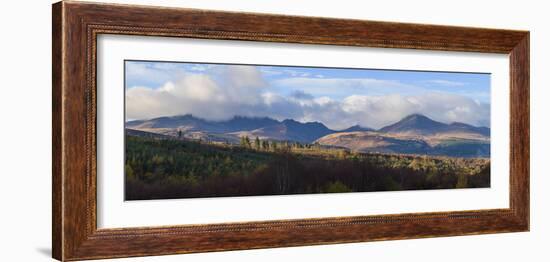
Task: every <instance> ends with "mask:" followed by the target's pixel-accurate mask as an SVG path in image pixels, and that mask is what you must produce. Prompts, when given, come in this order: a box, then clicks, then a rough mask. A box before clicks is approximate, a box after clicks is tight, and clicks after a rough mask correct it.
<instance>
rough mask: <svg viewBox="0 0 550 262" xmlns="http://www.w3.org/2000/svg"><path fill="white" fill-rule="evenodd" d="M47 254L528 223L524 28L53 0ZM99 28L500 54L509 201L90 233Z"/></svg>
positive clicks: (435, 233)
mask: <svg viewBox="0 0 550 262" xmlns="http://www.w3.org/2000/svg"><path fill="white" fill-rule="evenodd" d="M52 29H53V47H52V53H53V55H52V59H53V81H52V87H53V92H52V100H53V118H52V125H53V138H52V143H53V152H52V153H53V164H52V165H53V196H52V198H53V237H52V245H53V257H54V258H56V259H59V260H62V261H69V260H82V259H99V258H116V257H129V256H149V255H162V254H182V253H192V252H206V251H222V250H238V249H255V248H269V247H283V246H303V245H319V244H331V243H349V242H361V241H378V240H392V239H409V238H423V237H442V236H455V235H473V234H487V233H502V232H520V231H528V230H529V32H528V31H511V30H500V29H483V28H465V27H452V26H437V25H422V24H405V23H390V22H375V21H359V20H344V19H328V18H316V17H295V16H283V15H266V14H251V13H232V12H219V11H205V10H194V9H180V8H160V7H147V6H129V5H112V4H98V3H83V2H72V1H69V2H65V1H64V2H59V3H56V4H54V5H53V24H52ZM100 34H116V35H140V36H166V37H181V38H203V39H224V40H248V41H262V42H283V43H302V44H323V45H341V46H361V47H381V48H406V49H421V50H442V51H468V52H482V53H500V54H508V55H509V59H510V76H509V77H510V95H509V97H510V105H511V106H510V174H509V176H510V187H509V188H510V192H509V198H510V207H509V208H505V209H487V210H476V211H456V212H432V213H410V214H395V215H369V216H352V217H337V218H315V219H294V220H273V221H265V222H243V223H223V224H198V225H178V226H171V225H166V226H162V227H140V228H117V229H98V227H97V214H96V210H97V184H96V176H97V172H96V139H97V137H96V124H97V123H96V110H97V108H96V106H97V98H96V70H97V69H96V66H97V63H96V52H97V46H96V43H97V38H98V35H100Z"/></svg>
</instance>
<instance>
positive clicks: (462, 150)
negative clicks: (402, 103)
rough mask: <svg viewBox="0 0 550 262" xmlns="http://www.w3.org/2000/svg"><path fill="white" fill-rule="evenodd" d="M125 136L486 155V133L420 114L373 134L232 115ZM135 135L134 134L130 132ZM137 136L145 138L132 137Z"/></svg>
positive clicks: (183, 120)
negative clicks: (153, 135) (150, 135)
mask: <svg viewBox="0 0 550 262" xmlns="http://www.w3.org/2000/svg"><path fill="white" fill-rule="evenodd" d="M126 128H127V130H128V131H127V132H130V133H131V134H134V135H142V136H143V135H145V134H148V133H153V134H159V135H162V136H168V137H178V136H180V132H181V137H182V138H186V139H195V140H199V139H200V140H207V141H217V142H225V143H233V144H235V143H239V141H240V137H243V136H248V137H250V138H255V137H258V138H259V139H261V140H279V141H296V142H300V143H318V144H320V145H324V146H331V147H340V148H348V149H350V150H354V151H360V152H382V153H403V154H429V155H445V156H460V157H487V156H489V155H490V133H491V131H490V129H489V128H486V127H475V126H472V125H468V124H464V123H457V122H455V123H451V124H445V123H441V122H438V121H434V120H432V119H430V118H428V117H426V116H423V115H420V114H413V115H409V116H407V117H405V118H403V119H401V120H400V121H398V122H396V123H394V124H391V125H388V126H385V127H383V128H380V129H379V130H374V129H372V128H368V127H362V126H359V125H354V126H351V127H349V128H346V129H344V130H340V131H335V130H331V129H329V128H328V127H326V126H325V125H324V124H322V123H319V122H307V123H302V122H299V121H296V120H292V119H286V120H283V121H278V120H275V119H272V118H268V117H244V116H235V117H233V118H231V119H229V120H224V121H209V120H205V119H201V118H198V117H195V116H192V115H181V116H172V117H159V118H154V119H150V120H137V121H129V122H127V123H126ZM132 130H135V131H132ZM137 131H141V132H147V133H136V132H137Z"/></svg>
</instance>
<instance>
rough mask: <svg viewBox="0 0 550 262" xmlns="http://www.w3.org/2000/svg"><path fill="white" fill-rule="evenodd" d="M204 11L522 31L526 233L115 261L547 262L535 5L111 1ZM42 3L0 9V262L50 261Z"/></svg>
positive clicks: (549, 230)
mask: <svg viewBox="0 0 550 262" xmlns="http://www.w3.org/2000/svg"><path fill="white" fill-rule="evenodd" d="M104 1H106V2H121V3H138V4H155V5H166V6H183V7H194V8H206V9H220V10H234V11H250V12H265V13H281V14H294V15H314V16H327V17H342V18H357V19H370V20H385V21H402V22H416V23H432V24H448V25H461V26H475V27H495V28H508V29H524V30H530V31H531V141H532V142H531V199H532V206H531V232H529V233H514V234H496V235H482V236H468V237H448V238H430V239H420V240H400V241H384V242H373V243H358V244H342V245H328V246H314V247H297V248H277V249H263V250H252V251H234V252H217V253H207V254H191V255H180V256H163V257H152V258H134V259H127V260H124V261H180V260H186V261H230V260H238V261H260V260H261V261H281V260H282V261H284V260H291V259H301V260H302V261H312V260H315V261H335V260H340V261H343V260H344V259H348V260H365V259H368V260H370V261H400V260H407V261H420V260H421V261H441V260H444V261H482V260H487V261H548V260H549V257H550V255H549V254H548V252H547V250H545V249H544V248H547V247H548V243H550V227H549V226H550V211H548V207H549V206H550V205H549V204H548V203H547V201H550V193H549V192H550V191H549V190H547V187H549V186H550V179H549V177H550V175H549V174H548V172H547V171H546V167H547V166H548V160H547V159H546V156H547V154H548V151H547V148H550V141H549V136H548V135H547V133H548V132H549V130H548V127H549V124H548V116H547V114H546V112H550V103H548V102H546V100H547V99H548V98H549V97H550V91H549V90H550V89H549V86H550V81H549V80H548V79H547V76H548V73H547V71H548V70H549V69H548V68H550V62H549V60H550V55H549V48H550V28H549V27H547V26H545V24H546V23H548V21H549V19H548V13H547V11H548V7H545V1H530V0H524V1H479V0H478V1H467V0H462V1H435V0H434V1H421V0H415V1H406V0H403V1H397V0H395V1H394V0H384V1H372V2H367V1H351V0H338V1H319V0H307V1H306V0H304V1H297V0H294V1H293V0H278V1H276V0H269V1H246V0H232V1H221V0H220V1H216V0H206V1H205V0H203V1H197V0H194V1H184V0H179V1H176V0H164V1H146V0H127V1H124V0H118V1H108V0H104ZM50 4H51V2H50V1H44V0H42V1H38V0H33V1H6V2H4V3H3V5H2V7H1V9H0V19H1V23H0V28H1V30H0V32H1V35H2V40H0V45H1V48H0V63H1V74H0V125H1V128H0V201H1V205H0V210H1V211H0V212H1V215H0V244H1V246H2V247H1V248H0V250H1V251H0V260H1V261H48V260H49V259H50V258H49V257H50V253H51V249H50V246H51V240H50V239H51V233H50V232H51V211H50V209H51V171H50V170H51V142H50V141H51V131H50V129H51V124H50V123H51V113H50V112H51V102H50V100H51V22H50V21H51V11H50V8H51V7H50Z"/></svg>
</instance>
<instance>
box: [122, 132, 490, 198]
mask: <svg viewBox="0 0 550 262" xmlns="http://www.w3.org/2000/svg"><path fill="white" fill-rule="evenodd" d="M490 168H491V165H490V161H489V159H485V158H452V157H437V156H420V155H398V154H376V153H357V152H350V151H349V150H346V149H342V148H328V147H323V146H319V145H316V144H300V143H291V142H280V141H267V140H260V139H259V138H253V139H251V138H248V137H243V138H241V141H240V144H239V145H232V144H228V143H212V142H203V141H200V140H184V139H175V138H174V139H166V138H159V137H143V136H132V135H126V154H125V187H126V188H125V199H126V200H148V199H173V198H198V197H224V196H256V195H286V194H311V193H344V192H370V191H394V190H422V189H450V188H479V187H489V186H490Z"/></svg>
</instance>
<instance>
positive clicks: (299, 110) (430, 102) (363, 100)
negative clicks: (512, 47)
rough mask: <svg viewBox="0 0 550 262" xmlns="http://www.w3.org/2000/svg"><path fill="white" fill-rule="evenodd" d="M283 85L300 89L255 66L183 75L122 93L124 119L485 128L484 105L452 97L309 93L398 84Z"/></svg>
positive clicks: (332, 82)
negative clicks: (430, 123) (421, 121)
mask: <svg viewBox="0 0 550 262" xmlns="http://www.w3.org/2000/svg"><path fill="white" fill-rule="evenodd" d="M314 80H319V81H314ZM326 80H328V82H325V81H326ZM286 82H287V83H292V84H293V85H297V86H299V87H300V89H295V91H294V92H292V93H291V94H290V95H288V96H283V95H281V94H279V93H276V92H273V91H271V90H270V88H271V86H270V85H269V84H268V83H266V82H265V81H264V79H263V78H262V75H261V71H259V70H258V69H257V68H256V67H254V66H232V67H218V68H215V69H212V70H210V71H209V73H208V74H205V73H186V74H185V75H183V77H182V78H181V79H179V80H177V81H169V82H167V83H165V84H164V85H163V86H161V87H159V88H155V89H153V88H148V87H139V86H138V87H132V88H129V89H128V90H127V91H126V114H127V118H128V119H147V118H154V117H159V116H171V115H181V114H193V115H195V116H197V117H201V118H205V119H209V120H223V119H229V118H231V117H233V116H235V115H242V116H260V117H263V116H267V117H272V118H275V119H278V120H283V119H286V118H292V119H295V120H298V121H302V122H307V121H318V122H322V123H324V124H325V125H327V126H328V127H329V128H332V129H344V128H347V127H349V126H352V125H355V124H360V125H362V126H368V127H372V128H380V127H383V126H385V125H388V124H391V123H394V122H396V121H398V120H400V119H401V118H403V117H405V116H407V115H409V114H413V113H420V114H424V115H426V116H428V117H430V118H433V119H434V120H437V121H442V122H446V123H450V122H454V121H457V122H465V123H468V124H473V125H477V126H488V125H489V124H490V120H489V116H490V112H489V110H490V107H489V105H488V104H484V103H479V102H476V101H474V100H473V99H471V98H468V97H465V96H460V95H457V94H450V93H442V92H424V93H416V94H414V95H399V94H396V93H393V94H384V95H361V94H358V93H357V92H354V93H351V92H350V93H349V95H348V96H346V97H343V98H341V99H335V98H331V96H329V95H312V93H311V92H310V91H311V90H314V91H315V88H314V86H315V85H317V88H325V89H327V90H328V91H330V88H328V87H332V88H334V86H338V85H342V84H343V85H346V84H347V85H351V86H353V87H352V88H365V87H367V88H382V87H387V86H392V87H393V88H401V87H404V86H407V85H404V84H402V83H400V82H398V81H387V80H377V79H355V80H353V81H351V82H352V83H350V82H349V81H347V82H346V81H343V80H342V79H335V78H333V79H329V78H328V79H327V78H325V79H318V78H300V77H297V78H293V79H287V80H286ZM354 82H355V83H354ZM300 83H301V84H300ZM304 90H307V91H308V92H304Z"/></svg>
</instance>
